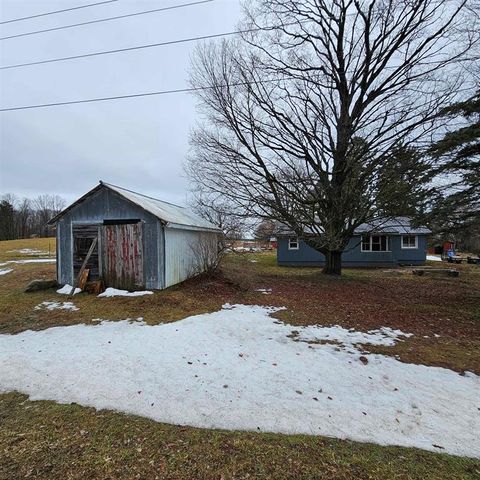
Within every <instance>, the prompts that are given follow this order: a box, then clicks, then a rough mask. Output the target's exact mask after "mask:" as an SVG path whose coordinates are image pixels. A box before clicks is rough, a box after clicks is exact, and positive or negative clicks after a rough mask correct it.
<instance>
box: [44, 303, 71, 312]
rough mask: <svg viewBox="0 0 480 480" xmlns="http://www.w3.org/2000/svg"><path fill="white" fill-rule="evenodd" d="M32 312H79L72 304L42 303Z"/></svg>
mask: <svg viewBox="0 0 480 480" xmlns="http://www.w3.org/2000/svg"><path fill="white" fill-rule="evenodd" d="M34 310H71V311H76V310H79V308H78V307H76V306H75V304H74V303H73V302H42V303H40V304H38V305H37V306H36V307H35V309H34Z"/></svg>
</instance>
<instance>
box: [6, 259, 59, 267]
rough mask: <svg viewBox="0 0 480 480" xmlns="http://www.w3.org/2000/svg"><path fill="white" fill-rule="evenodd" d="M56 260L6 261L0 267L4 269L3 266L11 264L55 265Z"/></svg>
mask: <svg viewBox="0 0 480 480" xmlns="http://www.w3.org/2000/svg"><path fill="white" fill-rule="evenodd" d="M55 262H56V260H55V259H54V258H32V259H28V260H8V262H3V263H0V267H4V266H5V265H11V264H12V263H16V264H23V263H55Z"/></svg>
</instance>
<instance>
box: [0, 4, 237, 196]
mask: <svg viewBox="0 0 480 480" xmlns="http://www.w3.org/2000/svg"><path fill="white" fill-rule="evenodd" d="M96 1H99V0H0V6H1V12H0V21H4V20H9V19H12V18H18V17H24V16H28V15H34V14H37V13H44V12H48V11H52V10H58V9H63V8H68V7H72V6H78V5H84V4H88V3H95V2H96ZM190 1H192V0H120V1H118V2H114V3H110V4H105V5H100V6H95V7H91V8H85V9H81V10H76V11H71V12H66V13H61V14H57V15H50V16H46V17H40V18H37V19H31V20H25V21H21V22H14V23H10V24H5V25H1V26H0V27H1V29H0V33H1V35H0V36H2V37H4V36H8V35H14V34H17V33H23V32H28V31H33V30H40V29H45V28H51V27H56V26H60V25H67V24H71V23H78V22H83V21H88V20H93V19H97V18H105V17H110V16H116V15H122V14H126V13H133V12H137V11H142V10H149V9H153V8H159V7H162V6H169V5H178V4H182V3H189V2H190ZM240 16H241V8H240V5H239V2H238V1H237V0H214V1H212V2H211V3H206V4H201V5H194V6H190V7H186V8H180V9H175V10H170V11H164V12H157V13H151V14H147V15H141V16H137V17H130V18H125V19H120V20H114V21H109V22H103V23H98V24H93V25H85V26H81V27H76V28H70V29H65V30H60V31H56V32H48V33H42V34H38V35H31V36H25V37H21V38H13V39H8V40H3V41H0V49H1V50H0V55H1V58H0V65H10V64H16V63H22V62H29V61H35V60H43V59H49V58H55V57H63V56H70V55H78V54H82V53H88V52H94V51H101V50H110V49H117V48H124V47H130V46H135V45H141V44H146V43H156V42H163V41H168V40H174V39H180V38H186V37H192V36H198V35H208V34H213V33H222V32H227V31H230V30H233V29H235V26H236V24H237V22H238V21H239V20H240ZM194 45H195V43H188V44H183V45H173V46H165V47H158V48H150V49H144V50H140V51H133V52H127V53H117V54H112V55H102V56H98V57H93V58H85V59H79V60H72V61H66V62H59V63H53V64H45V65H36V66H30V67H25V68H18V69H11V70H2V71H0V87H1V93H0V95H1V98H0V105H1V107H2V108H5V107H11V106H20V105H29V104H39V103H51V102H58V101H68V100H78V99H84V98H95V97H106V96H114V95H124V94H133V93H141V92H149V91H158V90H169V89H177V88H182V87H185V86H188V85H187V79H188V67H189V58H190V56H191V54H192V52H193V49H194ZM195 104H196V99H195V98H194V97H193V96H192V95H191V94H173V95H162V96H151V97H143V98H134V99H124V100H117V101H108V102H96V103H87V104H81V105H67V106H59V107H51V108H41V109H32V110H20V111H11V112H0V143H1V145H0V193H1V194H3V193H7V192H8V193H14V194H16V195H18V196H28V197H35V196H36V195H38V194H42V193H52V194H59V195H61V196H63V197H64V198H66V200H67V201H68V202H70V201H73V200H74V199H76V198H77V197H79V196H81V195H83V194H84V193H85V192H86V191H88V190H89V189H91V188H93V187H94V186H95V185H96V184H97V182H98V180H104V181H107V182H110V183H114V184H118V185H120V186H124V187H127V188H130V189H132V190H136V191H139V192H141V193H145V194H147V195H152V196H155V197H158V198H161V199H164V200H168V201H171V202H175V203H181V204H184V203H185V198H186V193H187V188H188V187H187V181H186V179H185V177H184V174H183V169H182V163H183V161H184V159H185V156H186V154H187V152H188V148H189V146H188V137H189V131H190V129H191V128H192V126H193V125H194V123H195V121H196V120H197V119H198V115H197V113H196V111H195Z"/></svg>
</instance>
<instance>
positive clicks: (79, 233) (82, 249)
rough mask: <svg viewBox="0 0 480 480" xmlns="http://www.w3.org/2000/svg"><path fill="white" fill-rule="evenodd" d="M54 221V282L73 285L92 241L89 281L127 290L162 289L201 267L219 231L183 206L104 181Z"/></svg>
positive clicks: (51, 221)
mask: <svg viewBox="0 0 480 480" xmlns="http://www.w3.org/2000/svg"><path fill="white" fill-rule="evenodd" d="M49 225H51V226H52V225H55V226H56V235H57V281H58V283H59V284H61V285H63V284H70V285H73V282H74V279H75V278H76V277H77V275H78V273H79V271H80V269H81V266H82V263H83V261H84V259H85V258H86V256H87V252H88V250H89V249H90V246H91V245H92V242H93V240H94V239H95V238H96V239H97V244H96V246H95V248H94V250H93V254H92V255H91V257H90V259H89V260H88V263H87V266H86V268H87V269H89V278H88V279H89V280H96V279H99V278H101V279H102V280H103V281H104V283H105V286H106V287H114V288H121V289H127V290H141V289H144V288H150V289H163V288H167V287H170V286H171V285H174V284H176V283H179V282H182V281H183V280H185V279H186V278H188V277H190V276H192V275H193V274H195V273H199V272H200V271H201V270H202V269H203V268H204V265H203V262H204V259H202V258H200V256H201V254H202V252H204V251H205V248H198V247H199V245H201V244H202V245H203V246H205V245H207V246H211V247H212V248H214V249H215V254H216V248H217V240H218V235H219V234H220V233H221V231H220V230H219V229H218V228H217V227H216V226H215V225H213V224H211V223H209V222H207V221H205V220H204V219H202V218H200V217H198V216H197V215H195V214H193V213H192V212H190V211H189V210H188V209H186V208H184V207H180V206H178V205H174V204H172V203H168V202H163V201H161V200H157V199H155V198H151V197H147V196H145V195H141V194H139V193H135V192H132V191H130V190H127V189H125V188H121V187H118V186H115V185H110V184H108V183H104V182H100V183H99V185H97V186H96V187H95V188H93V189H92V190H90V191H89V192H88V193H86V194H85V195H84V196H83V197H81V198H80V199H78V200H77V201H76V202H74V203H72V204H71V205H70V206H69V207H67V208H66V209H65V210H63V211H62V212H61V213H59V214H58V215H57V216H56V217H55V218H53V219H52V220H50V222H49Z"/></svg>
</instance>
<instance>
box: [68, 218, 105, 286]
mask: <svg viewBox="0 0 480 480" xmlns="http://www.w3.org/2000/svg"><path fill="white" fill-rule="evenodd" d="M98 229H99V226H98V225H74V226H73V227H72V234H73V278H77V276H78V274H79V272H80V269H81V267H82V264H83V261H84V260H85V258H86V256H87V253H88V250H89V249H90V246H91V245H92V242H93V239H94V238H98ZM98 248H99V247H98V242H97V245H96V246H95V249H94V250H93V252H92V254H91V255H90V258H89V259H88V262H87V264H86V265H85V268H86V269H88V270H89V274H88V279H89V280H98V279H99V278H100V263H99V255H98Z"/></svg>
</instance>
